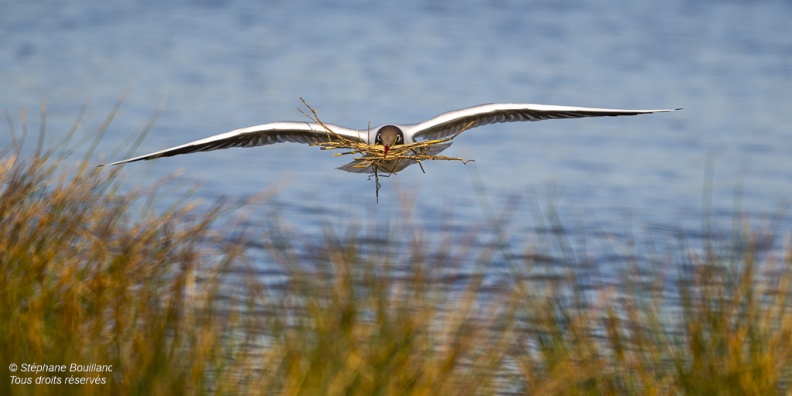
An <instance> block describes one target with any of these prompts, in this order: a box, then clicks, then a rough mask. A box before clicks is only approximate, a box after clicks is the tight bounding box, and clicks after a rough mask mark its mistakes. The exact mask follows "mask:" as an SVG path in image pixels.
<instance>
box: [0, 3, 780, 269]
mask: <svg viewBox="0 0 792 396" xmlns="http://www.w3.org/2000/svg"><path fill="white" fill-rule="evenodd" d="M2 8H3V12H2V14H1V15H0V35H2V37H3V40H0V55H2V56H0V71H2V72H1V73H0V87H2V90H1V91H0V92H2V93H0V108H2V109H6V110H8V111H9V112H10V113H11V114H12V118H13V119H14V120H15V122H17V123H18V122H19V117H18V116H17V114H18V109H20V108H24V109H26V111H27V113H28V119H29V120H30V129H31V130H32V131H36V130H38V112H39V104H40V102H41V100H42V98H45V99H46V103H47V131H48V136H47V137H48V140H49V141H50V142H57V141H58V140H59V138H61V137H62V136H63V135H64V134H65V133H66V132H67V131H68V130H69V128H70V127H71V125H72V123H73V121H74V119H75V117H76V116H77V114H78V112H79V109H80V108H81V106H83V105H86V106H87V110H86V115H85V120H84V125H83V130H84V131H85V132H84V133H85V134H86V135H88V134H90V132H91V131H92V130H93V129H95V128H96V127H97V126H98V125H100V124H101V122H102V120H103V118H104V117H105V116H106V115H107V113H108V112H109V111H110V109H111V107H112V105H113V103H114V102H115V101H116V100H117V99H118V98H119V97H121V96H122V94H123V93H124V92H126V91H129V93H128V95H127V96H126V98H125V99H124V102H123V104H122V106H121V111H120V113H119V114H118V115H117V117H116V119H115V120H114V122H113V123H112V124H111V126H110V128H109V130H108V131H107V135H106V137H105V139H104V140H103V142H102V143H101V145H100V146H99V149H98V152H97V153H96V155H95V157H96V158H95V160H96V162H97V163H99V162H108V161H110V160H118V159H121V158H122V157H123V154H121V153H118V152H117V151H115V150H116V149H117V147H119V146H120V145H121V144H122V143H123V142H124V141H126V140H128V139H129V138H130V137H132V136H137V135H138V134H139V133H140V131H141V130H142V129H143V127H144V125H145V124H146V122H147V121H148V120H149V118H150V117H151V116H152V114H153V113H155V112H156V111H157V109H158V108H160V107H161V108H162V112H161V114H159V117H158V119H157V120H156V122H155V124H154V126H153V129H152V131H151V133H150V135H149V136H148V137H147V138H146V140H145V141H144V142H143V143H142V144H141V146H140V147H139V148H138V149H137V150H136V151H135V154H143V153H148V152H151V151H156V150H160V149H163V148H167V147H171V146H174V145H178V144H182V143H185V142H188V141H191V140H195V139H199V138H203V137H206V136H210V135H213V134H216V133H221V132H225V131H228V130H231V129H236V128H239V127H245V126H250V125H256V124H261V123H267V122H273V121H293V120H297V121H299V120H304V119H305V117H304V116H303V115H302V114H300V113H299V111H298V110H297V108H298V107H301V103H300V101H299V100H298V96H301V97H303V98H305V99H306V100H307V101H308V103H309V104H310V105H311V106H313V107H314V108H315V109H317V110H318V111H319V115H320V117H321V118H322V119H323V120H324V121H326V122H331V123H336V124H340V125H345V126H349V127H353V128H359V129H365V128H366V127H367V125H368V124H369V123H370V124H371V125H372V126H374V125H380V124H383V123H409V122H420V121H423V120H425V119H428V118H430V117H433V116H435V115H437V114H439V113H442V112H445V111H448V110H452V109H457V108H462V107H468V106H472V105H477V104H482V103H491V102H518V103H519V102H524V103H525V102H527V103H547V104H562V105H577V106H591V107H617V108H636V109H641V108H675V107H683V108H684V110H682V111H678V112H674V113H664V114H655V115H647V116H639V117H626V118H623V117H619V118H608V119H582V120H559V121H544V122H539V123H517V124H499V125H493V126H487V127H483V128H479V129H474V130H472V131H468V132H465V133H464V134H463V135H461V136H460V137H459V138H458V139H457V141H456V143H455V144H454V146H453V147H452V148H451V149H449V150H447V151H446V152H445V153H444V154H447V155H450V156H457V157H462V158H465V159H474V160H475V163H471V164H468V165H462V164H461V163H457V162H433V163H427V164H425V165H424V168H425V170H426V173H425V174H423V173H421V169H420V168H418V167H417V166H414V167H411V168H409V169H407V170H406V171H404V172H402V173H400V174H398V175H395V176H392V177H390V178H387V179H381V183H382V189H381V190H380V192H379V203H378V204H377V203H376V202H375V196H374V191H375V190H374V182H373V181H372V180H369V178H368V177H366V176H365V175H359V174H348V173H344V172H341V171H337V170H334V168H335V167H337V166H340V165H343V164H344V163H346V162H347V161H348V159H347V158H338V157H333V156H331V153H330V152H326V151H320V150H318V149H317V148H313V147H307V146H303V145H298V144H281V145H277V146H269V147H261V148H256V149H237V150H223V151H216V152H211V153H200V154H194V155H189V156H180V157H174V158H168V159H162V160H158V161H151V162H146V163H134V164H130V165H127V166H126V169H125V171H126V172H128V173H129V174H130V175H132V180H135V179H151V180H156V179H159V178H161V177H164V176H166V175H169V174H173V173H174V172H177V171H180V170H181V171H183V175H182V176H181V180H184V181H185V183H186V184H187V185H191V184H192V183H193V182H197V183H198V186H199V187H198V188H197V191H196V194H197V195H199V196H201V197H206V198H207V199H208V200H210V201H213V200H215V199H217V198H218V197H221V196H226V197H230V198H231V199H241V198H244V197H247V196H250V195H252V194H255V193H258V192H261V191H263V190H266V189H270V188H276V190H277V194H276V195H275V196H274V198H273V201H271V202H267V203H264V204H261V205H257V206H255V207H252V208H248V209H245V213H244V216H246V217H247V218H248V219H249V221H250V222H251V223H253V224H256V223H258V224H266V223H267V222H271V221H272V217H273V216H277V217H278V218H279V220H278V221H279V222H280V224H283V227H289V229H290V230H292V231H293V232H295V233H297V234H301V235H306V236H308V237H311V236H317V237H318V236H321V235H322V230H323V229H327V228H328V227H329V228H331V229H335V230H336V231H339V232H344V230H346V228H347V227H348V226H349V225H350V224H352V223H354V222H360V223H366V224H396V223H398V222H411V223H414V224H415V225H416V226H417V227H418V229H420V230H422V232H423V234H424V235H425V236H426V237H427V238H437V240H438V241H442V240H443V239H442V237H437V236H433V235H435V234H438V233H442V232H447V231H448V230H451V232H452V233H459V234H460V235H462V234H465V233H467V232H470V230H471V227H478V228H477V229H481V230H483V231H482V232H483V234H482V235H489V233H491V231H492V230H491V227H490V225H491V221H490V220H492V216H491V214H490V213H494V215H495V216H500V215H502V214H503V213H504V212H506V213H507V214H508V217H507V218H506V219H504V221H503V222H502V225H501V228H500V231H499V232H502V236H503V237H504V238H505V239H506V240H507V242H508V243H509V244H510V245H511V246H512V248H513V249H514V250H515V251H522V250H523V249H525V248H526V247H529V246H531V245H532V244H534V243H535V242H536V241H537V240H540V239H541V237H537V236H536V235H537V230H542V229H546V228H547V226H548V224H547V223H548V220H547V218H544V216H546V214H547V213H548V212H552V211H553V210H554V211H555V212H557V213H558V216H559V218H560V223H561V224H563V225H564V226H565V227H566V228H567V231H568V232H570V233H572V234H573V235H584V236H586V235H588V236H592V237H594V238H596V237H597V236H598V235H599V236H603V235H604V236H605V238H606V239H608V238H609V237H608V236H609V235H616V236H618V237H620V238H619V239H629V238H630V237H631V236H633V235H647V234H648V235H657V234H659V235H673V234H676V233H678V232H679V231H682V232H683V233H685V234H687V235H690V236H692V237H693V238H696V235H701V233H702V231H701V230H702V224H703V223H705V222H707V221H712V222H713V223H714V224H715V227H716V228H718V229H721V228H722V229H726V230H728V229H731V227H732V222H733V220H734V218H735V213H739V214H740V216H745V217H746V218H748V219H749V220H750V221H751V224H752V226H753V227H755V228H762V227H770V228H772V231H773V232H774V233H777V234H779V235H789V234H790V232H792V222H790V219H789V216H788V211H786V206H785V205H787V204H788V203H789V202H790V199H791V198H792V127H790V123H789V119H788V117H789V114H790V109H792V94H791V93H790V92H792V27H791V26H792V25H790V23H789V21H790V20H792V3H790V2H786V1H754V2H736V1H723V2H716V1H700V2H693V1H683V0H672V1H669V2H665V3H663V4H662V5H660V4H656V3H651V2H598V1H580V2H573V1H552V2H550V1H548V2H520V1H514V2H510V1H495V2H481V3H479V2H462V3H460V2H431V3H427V2H421V1H402V2H396V3H392V4H390V5H388V4H380V5H374V4H369V2H362V1H348V2H338V3H336V4H334V5H328V4H326V3H325V2H319V1H309V2H271V4H263V3H261V2H256V1H199V2H170V3H167V4H160V3H159V2H151V1H141V2H132V3H115V2H103V1H94V2H90V1H87V2H72V3H68V4H64V3H62V2H53V1H40V2H11V3H8V2H6V3H5V4H4V6H3V7H2ZM0 128H2V129H3V132H2V133H0V144H3V145H5V144H6V143H7V142H8V141H10V138H9V136H10V135H9V134H8V133H7V132H6V130H7V127H5V126H3V127H0ZM17 128H19V125H18V124H17ZM515 202H516V203H515ZM407 211H410V212H411V214H410V215H409V219H408V220H405V219H404V218H403V217H404V216H407V214H406V212H407ZM537 213H539V215H537ZM779 218H780V220H776V219H779ZM506 220H507V221H506ZM362 229H363V230H367V229H368V228H365V227H364V228H362ZM494 234H497V233H494ZM494 234H493V235H494ZM572 240H575V238H572ZM781 242H782V240H779V243H781ZM592 248H594V249H593V250H592ZM587 249H588V250H587V252H590V253H589V254H593V255H594V256H595V258H596V257H597V255H598V254H599V253H597V249H596V244H593V245H589V246H588V247H587ZM605 250H607V249H605ZM602 254H603V255H604V254H606V253H602Z"/></svg>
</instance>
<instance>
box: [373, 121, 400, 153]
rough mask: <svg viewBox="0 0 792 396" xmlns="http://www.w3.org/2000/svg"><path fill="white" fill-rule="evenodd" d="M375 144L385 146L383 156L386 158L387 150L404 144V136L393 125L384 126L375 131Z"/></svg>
mask: <svg viewBox="0 0 792 396" xmlns="http://www.w3.org/2000/svg"><path fill="white" fill-rule="evenodd" d="M374 143H375V144H381V145H383V146H385V155H384V157H387V156H388V150H389V149H390V148H391V147H392V146H394V145H397V144H403V143H404V134H403V133H402V131H401V129H399V128H398V127H396V126H393V125H385V126H384V127H382V128H380V129H379V131H377V138H376V139H375V140H374Z"/></svg>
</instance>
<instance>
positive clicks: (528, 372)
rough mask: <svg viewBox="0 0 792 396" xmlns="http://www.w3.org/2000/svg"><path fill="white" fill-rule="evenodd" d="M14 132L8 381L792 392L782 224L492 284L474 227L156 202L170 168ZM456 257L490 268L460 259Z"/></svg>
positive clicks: (5, 219)
mask: <svg viewBox="0 0 792 396" xmlns="http://www.w3.org/2000/svg"><path fill="white" fill-rule="evenodd" d="M22 145H23V143H22V139H13V141H12V143H11V144H10V146H9V147H6V148H5V150H3V151H2V154H3V156H2V159H0V297H1V298H2V299H1V300H0V301H2V304H0V345H3V347H2V348H0V362H2V364H3V367H5V368H6V369H7V370H8V371H7V376H6V379H4V380H3V381H0V394H113V395H116V394H146V395H152V394H153V395H158V394H159V395H165V394H288V395H290V394H307V395H313V394H329V395H335V394H361V395H374V394H383V395H384V394H503V393H513V394H536V395H543V394H548V395H551V394H552V395H555V394H640V395H643V394H679V393H688V394H777V393H788V392H790V386H789V383H790V375H791V374H792V314H791V313H790V312H789V309H790V307H792V300H791V299H792V294H791V293H790V281H791V280H792V245H791V244H790V241H789V240H787V241H786V242H785V246H784V247H783V248H781V247H779V246H778V245H779V244H783V243H784V241H781V237H780V236H775V235H767V234H755V233H751V232H749V231H744V230H743V229H739V230H736V233H735V234H736V236H735V238H733V239H732V240H731V241H729V242H717V243H716V242H712V243H708V244H706V246H703V247H702V249H696V248H691V247H688V246H687V245H686V241H685V240H684V238H682V237H680V239H679V245H678V247H677V248H676V250H674V251H670V252H660V253H659V254H657V255H655V257H654V258H653V259H651V260H656V261H657V262H634V263H630V265H627V266H626V267H625V268H624V271H623V274H624V275H623V279H622V282H621V283H620V284H619V285H610V286H608V285H604V284H599V285H598V284H594V285H592V284H591V282H590V281H589V280H587V279H586V275H585V274H584V273H583V272H584V271H583V268H584V267H585V266H584V265H583V263H582V262H578V261H577V260H578V259H575V258H574V255H569V256H563V257H561V258H555V259H548V257H547V256H545V255H542V254H538V252H534V251H529V252H526V254H524V255H521V256H515V255H513V254H508V259H509V261H510V266H508V267H506V268H508V270H507V271H508V275H509V276H508V281H505V282H497V283H494V284H493V282H488V280H489V279H491V271H493V269H494V268H495V267H496V266H497V268H504V266H502V265H500V264H502V263H500V262H499V260H502V258H503V257H505V256H507V254H505V252H503V246H502V244H498V243H493V244H491V245H486V244H485V245H476V244H472V243H470V242H471V241H475V240H477V239H479V237H480V235H478V234H476V233H477V232H479V231H473V234H471V235H470V236H469V240H461V241H455V240H454V238H445V237H443V236H440V238H441V239H442V241H443V242H444V243H432V242H431V240H432V237H431V236H427V235H423V234H422V231H421V230H420V228H417V227H415V226H410V225H409V224H407V223H405V224H400V225H396V226H394V227H393V229H392V231H391V232H390V233H385V234H382V233H381V232H365V231H368V230H365V228H360V227H359V226H355V225H354V224H350V225H349V230H348V232H347V233H345V234H344V235H338V234H336V233H333V232H330V231H327V232H326V234H325V235H324V238H323V239H321V240H320V241H319V242H317V241H316V240H310V239H301V238H299V237H296V236H295V235H292V234H290V233H289V231H285V229H283V228H281V227H279V226H278V222H277V221H273V222H272V226H271V227H269V228H264V229H251V228H245V227H242V226H238V225H236V224H237V223H235V220H234V218H233V216H232V215H230V214H228V212H229V210H228V209H230V208H229V207H227V206H226V205H223V204H220V203H218V204H216V205H213V206H211V207H208V208H207V207H206V206H205V205H203V206H199V205H195V204H194V201H193V200H192V199H191V198H190V197H189V195H185V198H184V199H183V200H181V201H178V202H177V203H175V204H172V205H170V206H169V207H167V208H166V209H152V207H161V205H157V204H156V202H157V201H158V189H159V187H160V186H161V184H162V183H165V182H155V183H152V184H151V185H148V186H137V187H135V186H130V185H129V184H128V182H126V181H125V180H124V178H123V177H122V176H121V174H120V173H119V172H120V170H119V168H113V169H107V168H96V167H95V164H92V163H91V162H90V161H88V160H85V161H76V162H75V161H71V160H67V159H66V158H65V157H63V156H60V155H58V154H57V153H58V152H56V151H53V150H47V149H44V148H42V149H38V150H35V151H33V152H32V153H29V154H24V153H25V150H23V148H22ZM58 148H59V149H61V148H62V147H58ZM127 171H132V170H131V168H130V169H128V170H127ZM548 216H549V217H550V218H551V222H552V221H554V220H553V219H554V217H553V216H552V214H549V215H548ZM240 224H241V223H240ZM363 227H365V225H364V226H363ZM556 229H558V230H559V233H558V235H557V236H558V238H557V239H556V241H557V242H556V243H558V244H559V245H561V246H560V250H561V251H566V250H567V249H568V248H567V246H566V244H565V241H564V238H566V235H565V234H564V233H563V228H562V227H560V225H559V226H558V227H557V228H556ZM397 231H398V232H397ZM371 235H381V238H371ZM773 238H774V239H773ZM768 241H772V243H768ZM446 242H448V243H446ZM449 243H450V244H449ZM768 246H770V247H772V249H768ZM253 250H255V255H253V254H252V253H254V252H253ZM549 250H552V249H549ZM696 252H701V253H696ZM254 256H255V257H265V258H263V259H262V260H263V261H265V263H260V262H252V260H251V257H254ZM563 260H566V262H562V261H563ZM580 260H582V259H580ZM641 260H650V259H641ZM460 261H465V262H476V263H478V264H477V266H476V267H475V268H472V269H470V268H467V271H464V272H460V273H458V274H454V273H452V272H451V271H450V270H449V269H451V268H459V266H458V263H459V262H460ZM548 267H550V269H553V270H555V269H556V268H557V267H563V268H566V270H565V271H562V273H561V274H560V275H559V274H558V271H554V272H553V274H554V275H547V274H548V273H550V272H546V271H543V269H547V268H548ZM460 270H461V268H460ZM23 363H28V364H32V363H36V364H48V365H60V364H65V365H67V367H68V366H69V365H71V364H72V363H75V364H80V365H86V364H91V363H97V364H102V365H112V372H88V373H85V372H79V373H68V372H67V373H46V372H45V373H38V374H34V373H30V372H23V371H21V370H20V368H21V365H22V364H23ZM11 364H16V365H17V366H18V369H17V371H16V372H11V371H10V365H11ZM72 375H74V376H77V377H85V378H89V377H96V376H100V377H105V381H106V383H104V384H83V385H68V384H66V383H65V381H66V379H67V378H68V377H69V376H72ZM11 376H16V377H18V378H20V379H22V380H25V379H27V378H30V379H31V380H35V379H36V378H37V377H38V376H47V377H59V378H60V380H61V382H62V383H61V384H60V385H43V384H41V385H36V384H30V385H26V384H14V383H12V381H11Z"/></svg>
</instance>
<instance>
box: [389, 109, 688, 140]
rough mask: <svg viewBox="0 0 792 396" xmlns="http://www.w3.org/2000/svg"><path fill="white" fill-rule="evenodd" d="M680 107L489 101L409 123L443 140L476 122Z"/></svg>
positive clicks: (418, 132)
mask: <svg viewBox="0 0 792 396" xmlns="http://www.w3.org/2000/svg"><path fill="white" fill-rule="evenodd" d="M674 110H680V109H657V110H626V109H604V108H595V107H573V106H555V105H540V104H512V103H498V104H486V105H480V106H474V107H468V108H466V109H461V110H454V111H449V112H447V113H443V114H440V115H439V116H437V117H434V118H432V119H430V120H427V121H424V122H422V123H420V124H415V125H408V126H405V127H404V128H407V129H409V130H410V131H411V133H412V137H413V139H442V138H444V137H448V136H451V135H453V134H455V133H457V132H459V131H460V130H461V129H462V128H464V127H465V126H467V125H468V124H470V123H471V122H472V123H473V124H472V125H471V128H475V127H479V126H482V125H487V124H495V123H502V122H520V121H541V120H550V119H561V118H581V117H616V116H632V115H638V114H649V113H660V112H667V111H674Z"/></svg>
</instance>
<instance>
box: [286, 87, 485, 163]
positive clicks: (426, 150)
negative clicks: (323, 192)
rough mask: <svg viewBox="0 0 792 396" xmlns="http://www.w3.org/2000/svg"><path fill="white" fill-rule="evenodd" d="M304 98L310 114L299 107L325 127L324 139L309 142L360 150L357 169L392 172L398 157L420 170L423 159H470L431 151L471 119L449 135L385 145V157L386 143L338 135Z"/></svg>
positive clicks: (354, 150)
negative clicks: (369, 142) (363, 141)
mask: <svg viewBox="0 0 792 396" xmlns="http://www.w3.org/2000/svg"><path fill="white" fill-rule="evenodd" d="M300 100H301V101H302V102H303V104H304V105H305V107H307V108H308V110H310V111H311V114H308V113H306V112H305V111H303V110H300V111H301V112H302V113H303V114H304V115H305V116H307V117H308V118H310V119H311V120H312V121H314V122H316V123H317V124H319V125H321V126H322V127H323V128H324V129H325V131H327V135H328V136H327V141H325V142H316V143H311V145H312V146H319V148H320V149H322V150H348V151H345V152H342V153H336V154H333V155H334V156H342V155H356V154H359V155H360V156H358V157H353V160H354V165H352V167H354V168H360V169H367V168H368V169H371V171H372V172H373V173H376V172H377V171H384V172H386V173H392V172H391V171H389V169H394V168H395V164H397V163H398V162H400V161H415V162H417V163H418V165H419V166H421V170H422V171H423V165H421V162H422V161H460V162H462V163H463V164H467V163H468V162H470V161H473V160H465V159H462V158H457V157H447V156H444V155H433V154H431V153H432V151H433V150H432V147H433V146H436V145H438V144H443V143H447V142H449V141H451V140H453V139H454V138H455V137H457V136H459V134H461V133H462V132H464V131H466V130H468V129H470V127H472V126H473V124H474V122H470V123H469V124H467V125H466V126H465V127H464V128H462V129H460V130H459V132H457V133H455V134H454V135H452V136H449V137H446V138H443V139H435V140H424V141H420V142H416V143H411V144H399V145H395V146H391V147H390V149H388V157H387V158H386V157H385V147H384V146H382V145H380V144H372V145H369V144H365V143H362V142H358V141H355V140H352V139H348V138H346V137H344V136H341V135H338V134H336V133H335V132H333V130H332V129H330V128H329V127H328V126H327V125H325V124H324V123H323V122H322V121H321V120H320V119H319V116H318V115H317V114H316V110H314V109H313V108H312V107H311V106H309V105H308V103H306V102H305V100H304V99H303V98H300Z"/></svg>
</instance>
